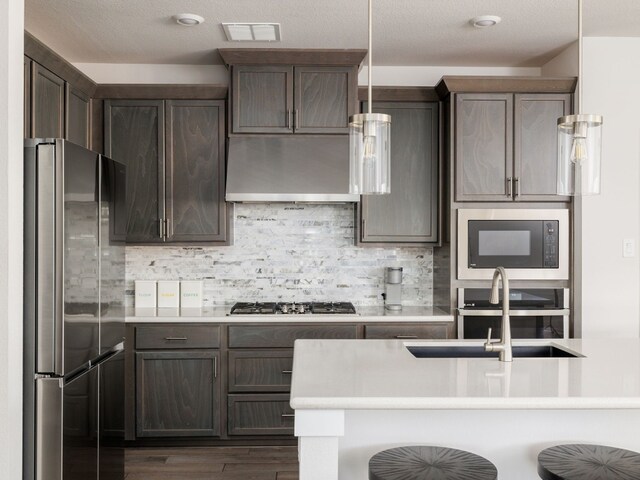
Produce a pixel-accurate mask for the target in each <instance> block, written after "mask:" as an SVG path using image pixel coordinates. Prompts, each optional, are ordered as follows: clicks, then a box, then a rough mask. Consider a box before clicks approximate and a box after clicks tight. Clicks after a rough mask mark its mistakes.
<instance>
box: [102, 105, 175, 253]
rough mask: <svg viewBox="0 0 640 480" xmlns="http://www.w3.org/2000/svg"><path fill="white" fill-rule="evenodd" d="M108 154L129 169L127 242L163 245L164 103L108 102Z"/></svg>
mask: <svg viewBox="0 0 640 480" xmlns="http://www.w3.org/2000/svg"><path fill="white" fill-rule="evenodd" d="M104 130H105V131H104V144H105V145H104V148H105V154H106V155H107V156H108V157H111V158H113V159H115V160H118V161H120V162H122V163H124V164H125V165H126V166H127V242H128V243H161V242H163V237H162V236H161V235H160V233H161V232H160V219H163V218H165V217H164V213H165V211H164V102H163V101H161V100H106V101H105V102H104Z"/></svg>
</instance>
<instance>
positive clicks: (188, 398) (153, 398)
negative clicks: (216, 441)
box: [136, 350, 220, 437]
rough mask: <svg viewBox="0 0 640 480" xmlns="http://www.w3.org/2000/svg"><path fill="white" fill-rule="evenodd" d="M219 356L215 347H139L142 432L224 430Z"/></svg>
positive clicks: (211, 432)
mask: <svg viewBox="0 0 640 480" xmlns="http://www.w3.org/2000/svg"><path fill="white" fill-rule="evenodd" d="M219 357H220V355H219V353H218V352H217V351H215V350H202V351H181V350H173V351H154V352H137V353H136V402H137V405H136V423H137V425H136V434H137V436H139V437H178V436H189V437H199V436H205V437H211V436H218V435H220V381H219V379H218V371H219V367H218V366H219V361H220V358H219Z"/></svg>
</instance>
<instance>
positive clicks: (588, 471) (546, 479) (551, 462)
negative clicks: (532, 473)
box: [538, 444, 640, 480]
mask: <svg viewBox="0 0 640 480" xmlns="http://www.w3.org/2000/svg"><path fill="white" fill-rule="evenodd" d="M538 475H539V476H540V478H542V479H543V480H640V453H637V452H632V451H631V450H623V449H622V448H614V447H606V446H603V445H582V444H570V445H558V446H556V447H551V448H547V449H545V450H542V452H540V454H539V455H538Z"/></svg>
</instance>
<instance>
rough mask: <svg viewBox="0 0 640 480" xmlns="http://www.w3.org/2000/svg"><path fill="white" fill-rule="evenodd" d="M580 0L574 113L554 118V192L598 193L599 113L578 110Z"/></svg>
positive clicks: (580, 77)
mask: <svg viewBox="0 0 640 480" xmlns="http://www.w3.org/2000/svg"><path fill="white" fill-rule="evenodd" d="M581 109H582V0H578V95H577V102H576V112H577V113H576V114H575V115H567V116H565V117H560V118H559V119H558V194H559V195H597V194H599V193H600V160H601V156H602V116H601V115H587V114H583V113H582V110H581Z"/></svg>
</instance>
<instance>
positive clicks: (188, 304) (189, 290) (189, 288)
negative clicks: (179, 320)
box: [180, 280, 202, 308]
mask: <svg viewBox="0 0 640 480" xmlns="http://www.w3.org/2000/svg"><path fill="white" fill-rule="evenodd" d="M180 308H202V280H182V281H181V282H180Z"/></svg>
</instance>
